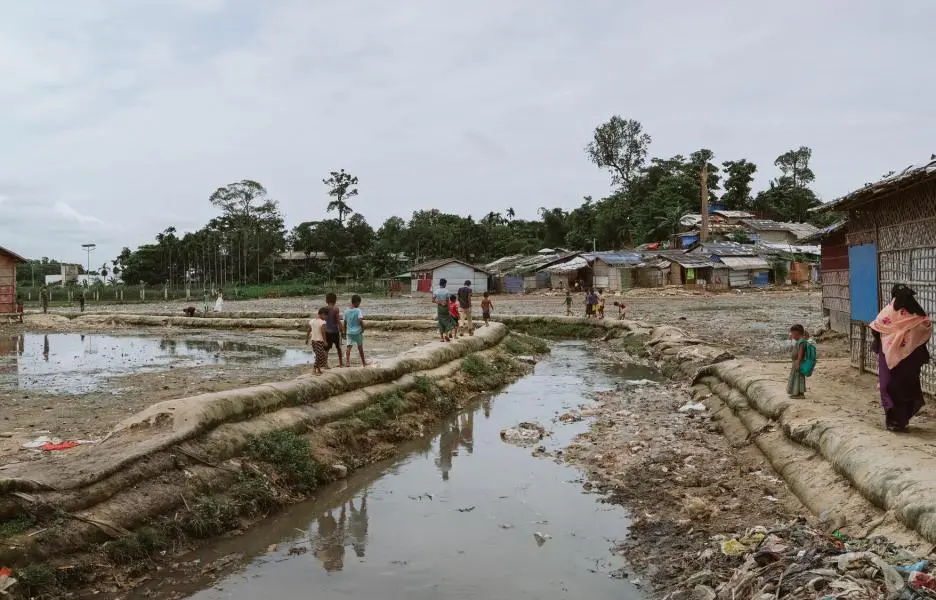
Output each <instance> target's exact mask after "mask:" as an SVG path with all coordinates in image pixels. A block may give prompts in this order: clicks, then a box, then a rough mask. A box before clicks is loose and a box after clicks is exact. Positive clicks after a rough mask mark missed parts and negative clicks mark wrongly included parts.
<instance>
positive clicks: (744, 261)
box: [718, 256, 770, 271]
mask: <svg viewBox="0 0 936 600" xmlns="http://www.w3.org/2000/svg"><path fill="white" fill-rule="evenodd" d="M718 260H720V261H721V262H722V263H723V264H724V265H725V266H726V267H728V268H729V269H731V270H733V271H751V270H754V269H769V268H770V264H769V263H768V262H767V261H766V260H764V259H763V258H761V257H759V256H719V257H718Z"/></svg>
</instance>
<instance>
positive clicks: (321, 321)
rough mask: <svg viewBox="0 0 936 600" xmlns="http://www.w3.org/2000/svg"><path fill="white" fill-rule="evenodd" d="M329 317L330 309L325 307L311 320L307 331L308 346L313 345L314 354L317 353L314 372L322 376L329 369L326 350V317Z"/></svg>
mask: <svg viewBox="0 0 936 600" xmlns="http://www.w3.org/2000/svg"><path fill="white" fill-rule="evenodd" d="M327 316H328V309H327V308H325V307H324V306H323V307H322V308H320V309H319V311H318V314H316V315H315V317H314V318H312V319H309V326H308V328H307V329H306V344H312V352H314V353H315V366H314V367H313V368H312V372H313V373H315V374H316V375H321V374H322V370H323V369H327V368H328V351H327V350H326V349H325V317H327Z"/></svg>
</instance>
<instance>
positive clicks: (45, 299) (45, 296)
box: [39, 286, 49, 313]
mask: <svg viewBox="0 0 936 600" xmlns="http://www.w3.org/2000/svg"><path fill="white" fill-rule="evenodd" d="M39 305H40V306H42V312H43V313H47V312H49V288H48V287H47V286H42V288H40V289H39Z"/></svg>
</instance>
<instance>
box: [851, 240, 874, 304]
mask: <svg viewBox="0 0 936 600" xmlns="http://www.w3.org/2000/svg"><path fill="white" fill-rule="evenodd" d="M848 271H849V281H848V290H849V295H850V296H851V318H852V320H853V321H863V322H865V323H870V322H871V321H873V320H874V318H875V317H877V314H878V310H879V308H878V256H877V244H862V245H861V246H850V247H849V248H848Z"/></svg>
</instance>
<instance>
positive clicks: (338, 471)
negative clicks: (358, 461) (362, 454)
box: [331, 463, 348, 479]
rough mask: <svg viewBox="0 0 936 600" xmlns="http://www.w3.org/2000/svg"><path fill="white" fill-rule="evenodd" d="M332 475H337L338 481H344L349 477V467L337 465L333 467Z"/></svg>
mask: <svg viewBox="0 0 936 600" xmlns="http://www.w3.org/2000/svg"><path fill="white" fill-rule="evenodd" d="M331 470H332V473H334V474H335V477H337V478H338V479H344V478H346V477H347V476H348V467H346V466H345V465H343V464H341V463H336V464H334V465H332V466H331Z"/></svg>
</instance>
